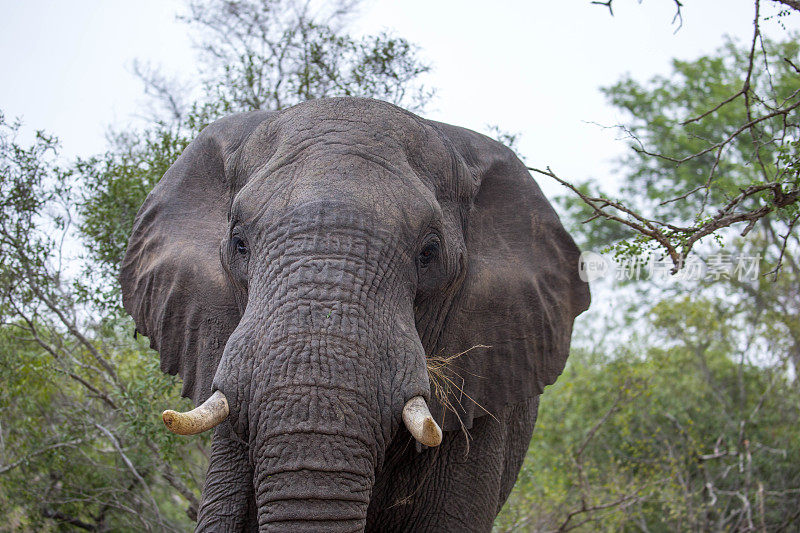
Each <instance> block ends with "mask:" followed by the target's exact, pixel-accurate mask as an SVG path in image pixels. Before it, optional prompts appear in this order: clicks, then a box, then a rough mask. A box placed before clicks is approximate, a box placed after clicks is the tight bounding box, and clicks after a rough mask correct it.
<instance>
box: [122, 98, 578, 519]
mask: <svg viewBox="0 0 800 533" xmlns="http://www.w3.org/2000/svg"><path fill="white" fill-rule="evenodd" d="M578 258H579V251H578V249H577V247H576V246H575V244H574V242H573V241H572V239H571V238H570V236H569V235H568V234H567V233H566V231H565V230H564V228H563V227H562V226H561V223H560V222H559V219H558V217H557V216H556V213H555V212H554V211H553V209H552V208H551V206H550V204H549V203H548V202H547V200H546V199H545V197H544V196H543V195H542V193H541V191H540V189H539V187H538V186H537V185H536V183H535V181H534V180H533V179H532V178H531V176H530V174H529V173H528V171H527V170H526V168H525V166H524V165H523V164H522V163H521V162H520V161H519V160H518V159H517V158H516V157H515V156H514V154H513V153H512V152H511V151H510V150H509V149H507V148H505V147H504V146H502V145H501V144H499V143H497V142H495V141H492V140H490V139H489V138H487V137H484V136H482V135H480V134H477V133H475V132H472V131H469V130H466V129H462V128H458V127H454V126H449V125H447V124H441V123H437V122H432V121H428V120H424V119H421V118H419V117H417V116H415V115H413V114H411V113H409V112H407V111H404V110H402V109H400V108H398V107H395V106H393V105H390V104H387V103H384V102H379V101H376V100H369V99H359V98H332V99H321V100H315V101H310V102H306V103H303V104H299V105H297V106H295V107H292V108H289V109H286V110H283V111H280V112H267V111H253V112H250V113H244V114H239V115H234V116H230V117H227V118H223V119H221V120H219V121H217V122H215V123H213V124H211V125H210V126H208V127H207V128H206V129H205V130H204V131H203V132H202V133H201V134H200V135H199V136H198V137H197V138H196V139H195V140H194V141H193V142H192V143H191V144H190V145H189V146H188V147H187V148H186V149H185V150H184V152H183V154H182V155H181V156H180V157H179V158H178V160H177V161H176V162H175V163H174V164H173V165H172V167H171V168H170V169H169V171H168V172H167V173H166V174H165V175H164V178H163V179H162V180H161V181H160V182H159V183H158V185H157V186H156V187H155V188H154V189H153V191H152V192H151V193H150V195H149V196H148V198H147V200H146V201H145V203H144V205H143V206H142V208H141V210H140V211H139V213H138V215H137V217H136V222H135V225H134V229H133V233H132V235H131V238H130V242H129V244H128V250H127V254H126V256H125V259H124V262H123V266H122V272H121V283H122V290H123V301H124V304H125V308H126V309H127V310H128V312H129V313H130V314H131V315H132V316H133V317H134V319H135V322H136V327H137V329H138V331H139V332H141V333H143V334H145V335H147V336H148V337H149V338H150V342H151V345H152V347H153V348H155V349H156V350H158V352H159V353H160V356H161V368H162V369H163V370H164V371H165V372H168V373H170V374H176V373H178V374H180V376H181V377H182V378H183V394H184V396H188V397H191V398H192V399H193V400H194V402H195V404H196V405H198V407H197V408H196V409H194V410H193V411H190V412H189V413H175V412H174V411H167V412H165V415H164V418H165V422H167V423H168V425H170V426H172V428H173V429H174V430H175V431H178V432H181V433H196V432H199V431H203V430H206V429H210V428H211V427H213V426H216V429H215V433H214V438H213V444H212V450H211V459H210V465H209V470H208V476H207V479H206V484H205V487H204V491H203V500H202V504H201V508H200V513H199V519H198V526H197V529H198V530H200V531H241V530H247V531H249V530H255V529H258V530H261V531H362V530H371V531H373V530H374V531H434V530H439V531H487V530H489V529H490V528H491V525H492V521H493V519H494V518H495V516H496V515H497V513H498V511H499V509H500V507H501V506H502V504H503V502H504V501H505V499H506V498H507V496H508V494H509V492H510V490H511V487H512V486H513V484H514V481H515V479H516V477H517V473H518V471H519V468H520V466H521V463H522V459H523V456H524V454H525V451H526V449H527V447H528V443H529V440H530V437H531V432H532V431H533V426H534V423H535V420H536V412H537V408H538V398H539V394H541V392H542V390H543V388H544V387H545V385H547V384H550V383H553V381H555V379H556V378H557V377H558V375H559V374H560V373H561V371H562V369H563V368H564V364H565V361H566V358H567V354H568V351H569V344H570V336H571V332H572V324H573V320H574V318H575V316H577V315H578V314H579V313H581V312H582V311H584V310H585V309H586V308H587V307H588V305H589V290H588V286H587V285H586V284H585V283H584V282H582V281H581V280H580V279H579V276H578ZM212 393H213V394H212ZM413 439H416V440H417V442H415V441H414V440H413Z"/></svg>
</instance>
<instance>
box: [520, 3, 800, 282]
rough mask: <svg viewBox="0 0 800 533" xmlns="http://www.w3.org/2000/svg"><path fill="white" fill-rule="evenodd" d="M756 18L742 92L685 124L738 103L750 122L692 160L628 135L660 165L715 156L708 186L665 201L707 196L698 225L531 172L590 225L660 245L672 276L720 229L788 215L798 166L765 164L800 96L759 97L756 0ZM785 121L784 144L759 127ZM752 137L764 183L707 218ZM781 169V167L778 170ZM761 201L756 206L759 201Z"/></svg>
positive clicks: (798, 192)
mask: <svg viewBox="0 0 800 533" xmlns="http://www.w3.org/2000/svg"><path fill="white" fill-rule="evenodd" d="M776 1H778V2H780V3H781V4H783V5H785V6H787V7H789V8H791V9H794V10H797V11H800V2H797V1H791V0H776ZM591 3H592V4H597V5H603V6H606V7H608V9H609V11H610V12H611V14H612V15H613V8H612V5H613V0H608V1H593V2H591ZM675 5H676V9H677V11H676V14H675V17H676V19H678V20H682V18H681V17H682V15H681V8H682V7H683V5H682V4H681V2H679V1H677V0H675ZM754 6H755V16H754V19H753V37H752V41H751V45H750V49H749V55H748V58H747V71H746V75H745V79H744V81H743V83H742V85H741V87H740V88H739V89H738V90H737V91H736V92H735V93H734V94H732V95H730V96H728V97H727V98H725V99H723V100H722V101H720V102H719V103H718V104H716V105H714V106H713V107H711V108H710V109H708V110H707V111H704V112H702V113H700V114H699V115H696V116H693V117H689V118H687V119H685V120H683V121H681V122H680V123H679V124H680V125H681V126H684V127H685V126H688V125H690V124H695V123H699V122H701V121H702V120H703V119H706V118H707V117H709V116H711V115H713V114H715V113H717V112H718V111H720V110H721V109H723V108H724V107H726V106H728V105H731V104H732V103H733V102H735V101H737V100H739V99H740V98H741V99H743V105H744V108H745V116H746V121H745V122H744V123H743V124H740V125H738V126H735V129H734V131H733V132H732V133H730V134H728V135H727V136H726V137H725V138H724V139H722V140H720V141H718V142H713V143H709V144H708V145H707V146H706V147H704V148H703V149H701V150H699V151H697V152H695V153H692V154H689V155H686V156H675V155H670V154H665V153H659V152H654V151H650V150H648V149H647V148H646V147H645V146H644V145H643V143H642V142H641V141H640V140H639V139H638V138H637V137H636V136H635V135H634V134H633V133H631V132H630V131H628V130H627V128H625V129H626V131H628V133H629V134H630V136H631V137H632V138H633V140H634V141H636V143H637V144H638V146H634V147H633V148H634V150H636V152H638V153H639V154H641V155H646V156H650V157H653V158H657V159H659V160H663V161H668V162H670V163H674V164H675V165H676V167H677V166H680V165H682V164H684V163H687V162H689V161H695V160H697V159H698V158H700V157H702V156H704V155H706V154H711V153H713V157H714V159H713V163H712V164H711V165H710V168H709V171H708V177H707V179H706V181H705V184H703V185H699V186H697V187H693V188H692V189H691V190H688V191H686V192H684V193H682V194H680V195H677V196H675V197H673V198H668V199H666V200H663V201H662V202H661V204H660V205H661V206H663V205H667V204H670V203H674V202H679V201H683V200H686V199H687V198H688V197H690V196H691V195H693V194H696V193H698V192H701V191H703V192H704V193H705V197H704V199H703V203H702V207H701V208H700V212H699V213H698V214H697V217H696V218H695V221H694V223H692V224H691V225H685V224H680V223H675V222H670V221H661V220H658V219H655V218H653V217H652V216H651V215H647V214H645V213H644V212H643V211H641V210H638V209H636V208H634V207H631V206H629V205H626V203H625V202H622V201H614V200H611V199H610V198H608V197H606V196H603V195H599V194H598V195H591V194H587V193H584V192H582V191H581V190H579V189H578V188H577V187H575V186H573V185H572V184H571V183H569V182H568V181H566V180H564V179H562V178H560V177H559V176H557V175H556V174H555V173H554V172H553V171H552V170H551V169H550V167H547V168H546V170H540V169H538V168H533V167H528V168H529V170H532V171H534V172H537V173H540V174H543V175H545V176H549V177H551V178H553V179H555V180H556V181H558V182H559V183H560V184H561V185H563V186H565V187H567V188H568V189H570V190H571V191H572V192H573V193H575V194H576V195H577V196H578V198H580V200H581V201H583V202H584V203H585V204H586V205H588V206H589V207H590V208H591V209H592V216H591V217H589V218H588V219H587V220H585V221H584V222H589V221H592V220H595V219H598V218H602V219H605V220H609V221H612V222H616V223H619V224H622V225H624V226H627V227H628V228H630V229H632V230H633V231H634V232H635V233H638V234H640V235H642V236H644V237H646V238H648V239H650V240H652V241H654V242H655V243H656V244H657V245H658V246H659V247H660V248H661V249H662V250H663V251H664V252H665V254H666V255H667V256H668V257H669V258H670V260H671V261H672V264H673V268H672V273H673V274H674V273H676V272H678V271H679V270H680V269H681V268H683V266H684V265H685V261H686V258H687V257H688V255H689V253H690V252H691V251H692V249H693V248H694V246H695V245H696V244H697V243H698V242H699V241H700V240H701V239H703V238H704V237H707V236H709V235H712V234H716V233H717V232H719V231H720V230H723V229H725V228H729V227H731V226H734V225H737V224H740V223H744V224H745V226H744V228H743V230H742V231H741V232H740V234H741V235H742V236H745V235H747V234H748V233H749V232H750V230H752V229H753V227H754V226H755V225H756V223H758V222H759V221H760V220H762V219H764V217H766V216H767V215H769V214H771V213H773V212H775V211H778V210H782V209H784V208H786V207H789V206H792V205H795V204H797V203H798V202H800V187H798V174H799V173H800V171H798V169H797V162H794V163H791V164H787V165H784V166H783V168H781V166H780V165H778V164H777V162H767V161H764V160H763V152H764V148H765V147H766V146H767V145H769V144H775V143H777V142H781V141H789V140H791V138H787V131H788V129H789V128H796V127H797V125H796V124H794V123H793V122H791V121H790V120H789V117H790V114H791V113H792V112H794V111H795V110H797V109H798V108H800V99H798V98H797V97H798V95H799V94H800V91H795V92H794V93H792V94H791V95H790V96H789V97H787V98H785V99H784V100H783V102H781V103H777V104H776V105H775V106H771V105H769V104H767V101H766V99H764V98H762V97H761V96H759V95H758V94H757V93H756V88H755V86H754V83H753V74H754V63H755V61H754V57H755V55H756V49H757V43H758V42H760V41H761V32H760V27H759V22H760V17H761V15H760V7H761V2H760V0H755V2H754ZM762 47H763V43H762ZM784 60H785V61H786V62H787V63H788V64H789V65H790V66H792V67H793V68H794V69H795V71H797V72H798V73H800V70H798V68H797V67H796V66H795V65H794V63H792V61H791V60H790V59H789V58H784ZM758 104H763V105H764V106H765V107H766V110H767V112H764V113H761V114H757V113H756V112H755V107H756V105H758ZM776 118H777V119H782V121H783V128H784V130H783V133H782V135H780V138H779V139H771V138H770V139H766V138H764V134H763V130H760V129H758V126H759V125H761V124H763V123H765V122H767V121H769V120H772V119H776ZM745 133H747V134H749V136H750V138H751V140H752V145H753V148H752V153H753V159H754V162H755V163H756V167H757V168H758V169H759V174H760V178H761V179H760V181H756V182H753V183H752V184H750V185H748V186H745V187H741V188H740V189H739V194H738V195H736V196H734V197H732V198H729V199H728V200H727V203H726V204H724V205H721V206H719V207H718V209H717V211H716V213H715V214H714V215H712V216H710V217H705V218H704V217H703V212H704V211H705V209H706V207H707V203H708V201H709V195H710V192H711V191H712V189H713V187H714V182H715V179H716V178H717V177H718V176H717V170H718V168H719V164H720V161H721V158H722V154H723V152H724V150H725V149H727V148H728V147H730V146H731V144H732V143H733V142H734V141H736V140H737V139H739V138H740V137H741V136H742V135H743V134H745ZM775 167H777V168H775ZM753 201H755V205H753V204H754V202H753ZM796 222H797V216H794V217H793V218H791V219H790V221H789V222H788V230H787V232H786V234H785V236H782V237H783V243H782V245H781V250H782V251H781V254H780V257H779V259H778V263H777V266H776V267H775V269H774V270H772V273H777V272H778V271H779V269H780V265H781V262H782V261H783V259H784V251H785V248H786V239H788V237H789V235H790V234H791V231H792V229H793V228H794V227H795V225H796Z"/></svg>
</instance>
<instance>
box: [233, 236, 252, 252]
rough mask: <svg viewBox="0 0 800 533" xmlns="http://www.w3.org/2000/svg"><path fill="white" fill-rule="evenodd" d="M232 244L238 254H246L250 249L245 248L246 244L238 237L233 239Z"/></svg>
mask: <svg viewBox="0 0 800 533" xmlns="http://www.w3.org/2000/svg"><path fill="white" fill-rule="evenodd" d="M233 246H234V249H235V250H236V253H238V254H239V255H247V253H248V252H249V251H250V250H249V249H248V248H247V244H246V243H245V242H244V241H243V240H242V239H240V238H238V237H236V238H235V239H234V243H233Z"/></svg>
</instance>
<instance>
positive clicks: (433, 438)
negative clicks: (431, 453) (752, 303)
mask: <svg viewBox="0 0 800 533" xmlns="http://www.w3.org/2000/svg"><path fill="white" fill-rule="evenodd" d="M403 423H404V424H405V425H406V428H408V431H409V432H410V433H411V435H413V437H414V438H415V439H417V442H419V443H420V444H423V445H425V446H438V445H439V444H441V443H442V430H441V428H439V424H437V423H436V421H435V420H434V419H433V416H432V415H431V412H430V410H429V409H428V404H427V403H425V398H423V397H422V396H414V397H413V398H411V399H410V400H408V401H407V402H406V405H405V406H404V407H403Z"/></svg>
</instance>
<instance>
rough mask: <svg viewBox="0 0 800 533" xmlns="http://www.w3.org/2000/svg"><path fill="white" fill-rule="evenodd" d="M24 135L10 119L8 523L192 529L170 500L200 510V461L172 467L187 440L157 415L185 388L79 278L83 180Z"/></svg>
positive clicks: (2, 307) (2, 129)
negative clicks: (76, 226)
mask: <svg viewBox="0 0 800 533" xmlns="http://www.w3.org/2000/svg"><path fill="white" fill-rule="evenodd" d="M19 126H20V125H19V123H8V122H6V120H5V117H4V116H3V115H2V114H0V256H2V257H3V261H2V263H0V337H2V340H3V342H2V344H1V345H2V350H0V359H2V363H3V364H2V365H0V369H1V370H0V380H1V381H2V383H3V386H2V387H1V388H0V390H1V391H2V392H0V402H2V412H3V422H2V430H1V433H0V437H2V438H1V439H0V446H1V447H2V450H0V457H2V466H0V477H1V478H2V480H3V483H2V484H0V487H2V489H0V506H2V508H3V510H4V513H3V514H4V515H6V516H14V517H15V519H16V520H17V521H18V522H19V523H20V524H21V525H26V526H30V527H40V526H43V525H44V524H45V523H47V521H48V520H55V521H57V522H66V523H69V524H71V525H72V526H74V527H76V528H81V529H87V530H104V529H105V528H107V527H123V526H124V527H135V528H143V529H147V530H152V529H153V528H155V527H157V528H159V529H163V530H180V529H182V528H183V527H185V526H184V525H182V524H181V520H182V518H181V515H182V514H183V513H182V512H180V511H178V512H177V513H176V512H175V510H176V506H175V504H174V503H172V502H169V503H168V504H167V505H166V506H165V505H163V504H159V500H161V499H162V498H158V495H159V493H162V492H163V491H164V490H165V487H169V486H171V489H169V490H170V492H171V491H172V490H177V492H178V494H181V495H182V498H184V500H183V501H184V503H185V504H188V505H189V508H190V512H191V513H194V512H196V508H197V498H196V496H195V492H196V491H197V490H198V486H197V484H196V481H193V480H192V479H191V476H192V472H191V468H189V466H190V465H191V461H184V462H182V463H180V464H179V466H177V467H175V466H173V465H172V464H171V463H170V462H169V461H166V460H164V455H167V456H174V455H175V454H176V453H177V449H178V448H181V447H183V448H186V447H187V444H186V443H180V442H179V441H178V440H177V439H173V438H171V437H170V436H168V435H164V433H163V432H162V431H160V428H158V426H157V424H156V420H153V417H152V416H151V413H152V412H153V410H154V409H155V406H154V405H153V404H154V403H159V402H161V401H163V400H162V398H163V397H164V396H166V395H171V394H173V393H174V389H175V383H174V380H172V379H170V378H167V377H165V376H162V375H160V374H159V373H158V372H156V366H157V365H156V364H155V362H154V361H153V359H152V358H150V357H149V356H148V354H147V352H146V350H145V349H144V346H142V345H141V344H140V343H136V342H134V341H133V339H132V338H130V336H129V335H128V334H123V333H122V331H121V330H120V329H119V327H118V324H117V323H116V322H115V321H113V320H107V321H104V322H100V321H98V320H96V319H93V318H92V317H91V316H90V315H89V313H88V311H89V309H88V308H87V307H86V303H87V300H86V298H85V295H87V294H90V293H91V290H92V289H91V288H90V287H87V286H86V285H84V284H83V283H81V280H79V279H70V278H69V274H68V270H69V266H68V263H67V258H68V252H67V250H68V249H69V248H70V247H71V246H72V244H71V242H70V240H71V236H70V231H71V221H72V219H73V216H74V213H73V211H74V206H72V205H71V203H70V200H69V197H70V192H71V189H72V187H73V186H74V183H75V182H74V176H73V175H72V174H71V173H70V172H69V171H68V170H64V169H63V168H61V167H59V166H58V164H57V162H56V156H57V147H58V144H57V141H56V139H55V138H53V137H51V136H48V135H46V134H44V133H42V132H37V133H36V137H35V140H34V142H33V144H32V145H30V146H23V145H22V144H20V143H19V142H18V140H17V136H18V132H19ZM182 453H183V454H185V456H187V457H189V456H192V455H195V456H196V455H197V452H192V451H191V450H186V449H184V451H183V452H182ZM195 475H196V472H195ZM183 520H185V517H184V518H183ZM126 525H127V526H126Z"/></svg>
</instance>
